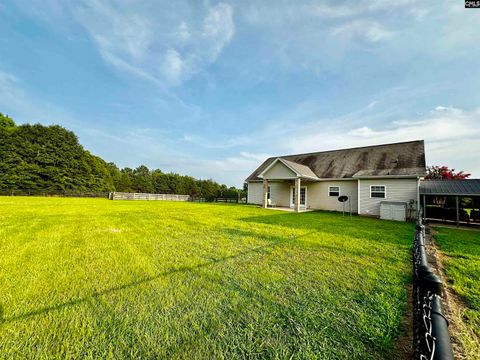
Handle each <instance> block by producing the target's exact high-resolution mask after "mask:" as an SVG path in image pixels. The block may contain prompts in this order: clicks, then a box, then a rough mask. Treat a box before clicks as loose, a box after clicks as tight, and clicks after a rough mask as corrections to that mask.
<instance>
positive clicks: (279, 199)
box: [259, 158, 320, 212]
mask: <svg viewBox="0 0 480 360" xmlns="http://www.w3.org/2000/svg"><path fill="white" fill-rule="evenodd" d="M259 177H261V178H263V187H262V200H263V201H262V205H263V207H264V208H273V209H279V210H282V209H283V210H286V211H289V210H290V211H295V212H301V211H308V209H309V205H308V185H309V184H311V183H313V182H316V181H319V180H320V179H318V178H317V176H316V175H315V174H314V173H313V171H312V170H311V169H310V168H309V167H307V166H305V165H301V164H297V163H293V162H291V161H288V160H285V159H281V158H277V159H276V160H275V161H274V162H273V163H272V164H271V165H270V166H269V167H267V168H266V169H265V170H264V171H263V172H262V173H261V174H260V175H259Z"/></svg>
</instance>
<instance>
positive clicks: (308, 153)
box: [267, 139, 425, 160]
mask: <svg viewBox="0 0 480 360" xmlns="http://www.w3.org/2000/svg"><path fill="white" fill-rule="evenodd" d="M415 142H425V140H423V139H420V140H410V141H400V142H396V143H385V144H378V145H366V146H357V147H352V148H343V149H336V150H323V151H313V152H307V153H299V154H290V155H280V156H271V157H270V158H268V159H276V158H284V157H288V156H300V155H314V154H322V153H328V152H336V151H345V150H356V149H365V148H374V147H381V146H391V145H400V144H409V143H415ZM268 159H267V160H268Z"/></svg>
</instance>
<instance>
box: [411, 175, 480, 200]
mask: <svg viewBox="0 0 480 360" xmlns="http://www.w3.org/2000/svg"><path fill="white" fill-rule="evenodd" d="M420 194H421V195H445V196H446V195H454V196H480V179H465V180H423V181H422V182H421V183H420Z"/></svg>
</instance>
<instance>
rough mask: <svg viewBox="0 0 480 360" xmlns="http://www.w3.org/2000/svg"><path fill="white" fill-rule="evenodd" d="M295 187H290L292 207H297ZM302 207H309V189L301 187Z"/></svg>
mask: <svg viewBox="0 0 480 360" xmlns="http://www.w3.org/2000/svg"><path fill="white" fill-rule="evenodd" d="M295 196H296V191H295V186H292V187H290V207H292V208H293V207H295ZM300 207H301V208H306V207H307V187H306V186H300Z"/></svg>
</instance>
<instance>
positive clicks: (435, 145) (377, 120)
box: [0, 0, 480, 186]
mask: <svg viewBox="0 0 480 360" xmlns="http://www.w3.org/2000/svg"><path fill="white" fill-rule="evenodd" d="M479 24H480V11H478V9H464V3H463V2H462V1H460V0H455V1H451V0H449V1H443V0H433V1H429V0H427V1H410V0H397V1H394V2H391V1H381V0H378V1H377V0H374V1H361V0H357V1H351V2H349V1H278V0H277V1H254V0H252V1H249V0H244V1H236V2H234V1H221V2H215V1H182V0H176V1H141V2H140V1H96V0H91V1H90V0H85V1H80V0H78V1H69V0H63V1H54V0H41V1H37V0H25V1H23V0H18V1H9V0H7V1H2V2H0V112H3V113H7V114H9V115H10V116H12V117H13V118H14V119H15V120H16V121H17V122H18V123H23V122H30V123H33V122H40V123H43V124H53V123H56V124H61V125H63V126H65V127H67V128H69V129H71V130H73V131H75V133H77V135H78V136H79V138H80V141H81V143H82V144H83V145H84V146H85V147H86V148H87V149H89V150H90V151H91V152H93V153H94V154H97V155H99V156H101V157H103V158H104V159H105V160H107V161H114V162H115V163H117V165H119V166H121V167H124V166H129V167H136V166H138V165H140V164H145V165H147V166H149V167H155V168H160V169H162V170H164V171H175V172H178V173H181V174H188V175H192V176H196V177H200V178H213V179H215V180H217V181H220V182H224V183H227V184H229V185H237V186H241V184H242V182H243V179H245V178H246V177H247V176H248V175H249V173H250V172H251V171H252V170H254V169H255V167H256V166H257V165H258V164H259V163H260V162H261V161H263V160H264V159H265V158H266V157H267V156H271V155H283V154H289V153H298V152H309V151H321V150H330V149H336V148H345V147H352V146H363V145H371V144H379V143H388V142H396V141H405V140H415V139H425V141H426V151H427V162H428V163H429V164H445V165H448V166H452V167H455V168H457V169H459V170H466V171H468V172H471V173H472V174H473V175H474V176H475V177H480V162H479V161H478V159H477V156H478V155H477V154H479V153H480V140H479V139H480V66H479V59H480V45H479V38H480V26H479Z"/></svg>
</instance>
